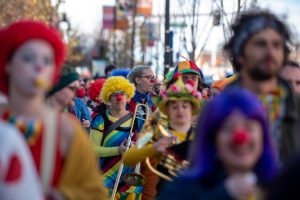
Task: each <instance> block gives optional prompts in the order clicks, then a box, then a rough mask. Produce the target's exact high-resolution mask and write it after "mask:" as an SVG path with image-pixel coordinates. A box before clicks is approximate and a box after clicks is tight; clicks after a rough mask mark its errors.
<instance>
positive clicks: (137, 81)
mask: <svg viewBox="0 0 300 200" xmlns="http://www.w3.org/2000/svg"><path fill="white" fill-rule="evenodd" d="M128 79H129V81H130V82H132V83H133V84H134V85H135V87H136V92H135V95H134V97H133V98H132V99H131V101H130V102H129V110H130V111H131V112H134V111H135V110H134V109H135V106H136V104H137V103H143V104H146V105H147V106H148V107H149V109H150V111H154V104H153V102H152V99H151V96H152V93H153V86H154V83H155V81H156V77H155V76H154V73H153V70H152V69H151V67H149V66H137V67H135V68H133V69H132V71H131V72H130V74H129V75H128ZM137 112H138V115H139V116H143V115H145V112H146V111H145V110H144V109H142V108H141V109H140V110H138V111H137Z"/></svg>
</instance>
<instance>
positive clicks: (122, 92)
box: [110, 91, 125, 97]
mask: <svg viewBox="0 0 300 200" xmlns="http://www.w3.org/2000/svg"><path fill="white" fill-rule="evenodd" d="M118 94H120V95H125V92H124V91H116V92H113V93H112V94H111V95H110V96H112V97H116V96H117V95H118Z"/></svg>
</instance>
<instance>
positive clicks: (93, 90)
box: [88, 78, 105, 102]
mask: <svg viewBox="0 0 300 200" xmlns="http://www.w3.org/2000/svg"><path fill="white" fill-rule="evenodd" d="M104 82H105V79H104V78H100V79H97V80H96V81H95V82H93V83H92V84H91V86H90V88H89V90H88V96H89V97H90V99H91V100H93V101H95V102H99V101H98V100H97V97H99V95H100V93H101V90H102V86H103V84H104Z"/></svg>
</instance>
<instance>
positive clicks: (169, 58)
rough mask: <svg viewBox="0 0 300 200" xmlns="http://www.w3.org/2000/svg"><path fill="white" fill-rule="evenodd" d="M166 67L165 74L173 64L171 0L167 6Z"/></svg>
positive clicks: (167, 0) (168, 0)
mask: <svg viewBox="0 0 300 200" xmlns="http://www.w3.org/2000/svg"><path fill="white" fill-rule="evenodd" d="M164 64H165V68H164V76H165V75H166V74H167V73H168V72H169V69H170V66H171V64H172V49H171V47H170V0H166V7H165V63H164Z"/></svg>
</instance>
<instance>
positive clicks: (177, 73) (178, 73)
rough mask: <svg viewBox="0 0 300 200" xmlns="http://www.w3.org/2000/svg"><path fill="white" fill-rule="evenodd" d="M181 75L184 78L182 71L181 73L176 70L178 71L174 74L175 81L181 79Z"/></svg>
mask: <svg viewBox="0 0 300 200" xmlns="http://www.w3.org/2000/svg"><path fill="white" fill-rule="evenodd" d="M179 77H181V78H182V73H181V72H176V73H175V74H174V76H173V79H174V80H175V81H177V80H178V79H179Z"/></svg>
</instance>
